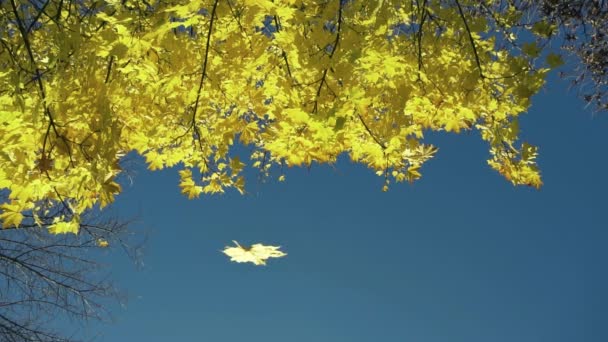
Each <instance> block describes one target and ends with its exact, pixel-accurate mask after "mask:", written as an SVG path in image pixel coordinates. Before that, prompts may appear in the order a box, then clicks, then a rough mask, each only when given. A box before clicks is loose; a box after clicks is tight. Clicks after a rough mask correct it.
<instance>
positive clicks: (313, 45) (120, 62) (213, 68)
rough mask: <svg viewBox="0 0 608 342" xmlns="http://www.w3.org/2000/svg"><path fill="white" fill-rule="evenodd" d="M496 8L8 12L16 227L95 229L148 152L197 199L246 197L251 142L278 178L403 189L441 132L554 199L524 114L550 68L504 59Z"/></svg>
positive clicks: (301, 6) (214, 3)
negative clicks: (278, 171)
mask: <svg viewBox="0 0 608 342" xmlns="http://www.w3.org/2000/svg"><path fill="white" fill-rule="evenodd" d="M480 3H481V4H482V5H483V4H488V5H489V4H491V3H492V1H490V0H486V1H482V2H480V1H470V0H461V1H456V2H455V4H457V5H458V6H456V5H455V4H452V5H446V2H444V1H438V0H427V1H411V2H403V1H398V0H329V1H316V0H274V1H271V0H244V1H237V0H194V1H189V0H188V1H186V0H183V1H175V0H173V1H160V2H146V1H117V0H105V1H99V0H97V1H87V0H83V1H79V2H76V3H72V4H71V5H70V6H66V5H64V4H63V2H62V1H49V2H48V4H47V5H45V8H44V9H42V10H40V9H39V8H37V7H36V6H34V5H33V2H27V1H17V0H11V1H3V2H2V3H0V11H1V14H2V16H1V17H0V26H2V27H7V29H6V30H4V31H0V39H1V40H2V43H3V44H2V46H4V48H2V49H0V65H2V69H1V70H2V71H0V191H6V193H7V194H8V196H7V198H6V201H5V202H3V203H2V204H0V210H1V211H0V219H1V220H2V226H3V227H10V226H19V225H20V224H21V222H22V221H23V220H24V215H25V214H27V215H28V217H32V218H33V220H34V221H36V222H38V221H39V217H40V216H45V217H46V216H48V215H49V213H50V212H51V209H52V208H56V207H57V206H60V207H62V210H61V211H60V214H59V215H58V216H57V217H56V218H55V219H54V221H53V223H52V224H51V225H50V227H49V229H50V230H51V232H53V233H65V232H73V233H75V232H77V231H78V222H79V221H78V220H79V219H78V218H79V215H80V214H81V213H83V212H84V211H85V210H88V209H91V208H92V207H93V206H95V205H99V206H101V207H103V206H105V205H107V204H108V203H111V202H112V201H113V199H114V196H115V195H116V194H118V193H119V192H120V191H121V188H120V185H119V184H118V183H116V177H117V175H118V174H119V173H120V167H119V160H120V158H121V157H122V156H124V155H125V154H126V153H129V152H131V151H136V152H137V153H139V154H140V155H142V156H144V157H145V158H146V161H147V163H148V166H149V169H151V170H157V169H162V168H165V167H172V166H175V165H178V164H181V167H182V170H181V171H180V179H181V181H180V187H181V189H182V192H183V193H184V194H186V195H187V196H188V197H189V198H194V197H197V196H199V195H200V194H212V193H221V192H223V191H224V189H226V188H235V189H237V190H239V191H241V192H243V191H244V185H245V182H244V179H243V176H242V170H243V168H244V166H245V165H244V163H243V162H241V161H240V159H239V157H238V156H237V155H235V154H234V152H233V151H234V149H233V146H234V145H235V144H237V143H240V144H243V145H248V146H250V151H251V154H250V155H249V156H248V157H249V158H248V159H249V160H251V163H252V166H253V167H256V168H259V169H260V170H261V171H262V172H264V173H268V172H269V171H270V169H271V168H272V166H273V165H275V166H276V165H280V166H283V165H286V166H308V165H311V164H312V163H315V162H316V163H331V162H334V161H335V160H336V158H337V157H338V156H339V155H341V154H343V153H346V154H348V155H349V156H350V158H351V159H352V160H353V161H355V162H359V163H363V164H365V165H367V166H368V167H370V168H371V169H373V170H374V171H375V172H376V173H377V174H378V175H381V176H383V177H385V182H386V184H385V188H387V187H388V184H389V182H390V181H391V180H394V181H414V180H416V179H418V178H419V177H420V176H421V173H420V167H421V166H422V164H423V163H424V162H425V161H426V160H428V159H429V158H431V157H433V155H434V154H435V153H436V151H437V149H436V148H435V147H433V146H431V145H428V144H425V143H424V142H423V134H424V132H425V131H428V130H435V131H447V132H455V133H459V132H461V131H463V130H471V129H476V130H479V131H480V132H481V137H482V138H483V139H484V140H486V141H488V142H489V144H490V154H491V158H490V160H489V164H490V166H491V167H492V168H494V169H496V170H497V171H499V172H500V173H501V174H503V175H504V176H505V177H506V178H507V179H508V180H510V181H511V182H513V183H514V184H527V185H531V186H535V187H539V186H540V185H541V180H540V176H539V171H538V169H537V167H536V165H535V162H534V159H535V157H536V148H534V147H533V146H530V145H527V144H523V145H521V144H518V143H517V133H518V132H517V116H518V115H519V114H521V113H522V112H524V111H525V110H526V109H527V107H528V105H529V101H530V97H531V96H532V95H533V94H534V93H536V92H537V91H538V89H539V88H540V87H541V86H542V84H543V78H544V73H545V72H546V70H545V69H538V70H535V69H534V68H532V67H531V65H530V63H529V60H528V59H527V58H526V57H525V56H516V55H514V54H511V53H509V51H506V50H502V49H499V48H497V44H496V43H495V40H496V37H495V36H494V35H493V34H492V31H491V30H490V28H489V27H490V26H489V25H488V23H486V21H485V19H483V18H479V17H474V16H472V15H471V14H469V11H467V9H468V8H471V7H475V6H478V5H479V4H480ZM463 8H464V10H463ZM502 11H503V12H498V13H496V15H498V16H499V17H500V16H501V15H503V14H504V18H505V19H504V22H502V23H501V25H504V26H506V25H507V24H505V23H506V22H509V20H511V19H509V18H510V16H513V13H511V12H510V9H509V8H508V7H507V8H505V9H504V10H502ZM33 20H39V21H40V22H41V24H32V23H33V22H34V21H33ZM511 21H512V20H511ZM538 29H539V30H541V31H542V32H546V31H547V30H548V29H547V28H545V27H541V28H538ZM193 171H194V172H193ZM193 175H196V177H194V176H193ZM281 177H283V176H281ZM282 179H284V177H283V178H281V180H282Z"/></svg>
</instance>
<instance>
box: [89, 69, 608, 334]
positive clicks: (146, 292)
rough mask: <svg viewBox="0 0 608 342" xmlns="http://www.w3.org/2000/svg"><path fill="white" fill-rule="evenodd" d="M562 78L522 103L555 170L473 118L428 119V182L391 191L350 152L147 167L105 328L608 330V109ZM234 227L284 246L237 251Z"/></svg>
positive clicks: (247, 237) (128, 209)
mask: <svg viewBox="0 0 608 342" xmlns="http://www.w3.org/2000/svg"><path fill="white" fill-rule="evenodd" d="M566 86H567V84H565V83H564V82H555V80H554V79H552V80H551V81H550V83H549V86H548V88H547V89H546V90H545V91H543V93H541V94H539V95H538V96H537V97H536V98H535V100H534V103H533V107H532V109H531V111H530V113H529V114H526V115H525V116H524V117H522V120H521V128H522V131H523V136H524V138H525V140H527V141H529V142H530V143H533V144H537V145H539V146H540V157H539V163H540V166H541V167H542V170H543V176H544V182H545V186H544V187H543V188H542V189H541V190H540V191H536V190H533V189H528V188H524V187H518V188H515V187H513V186H512V185H511V184H510V183H508V182H507V181H505V180H504V179H503V178H501V177H500V176H499V175H498V174H496V173H495V172H494V171H492V170H490V168H489V167H488V166H487V165H486V162H485V160H486V159H487V154H488V152H487V147H486V145H485V144H484V143H483V142H481V140H480V139H479V138H478V135H477V133H475V132H472V133H470V134H461V135H447V134H438V135H430V136H429V141H430V142H434V143H436V144H437V146H438V147H439V149H440V150H439V154H438V155H437V157H436V158H434V159H433V160H431V161H430V162H428V164H427V165H426V166H425V167H424V169H423V172H424V173H423V178H422V180H420V181H418V182H417V183H415V184H413V185H410V184H404V185H399V186H393V187H392V189H391V190H390V192H388V193H383V192H382V191H381V185H382V182H381V179H380V178H379V177H377V176H375V175H374V174H373V172H371V171H370V170H367V169H365V168H364V167H362V166H356V165H352V164H350V163H349V162H348V161H347V160H346V159H344V160H342V161H341V162H340V163H338V164H337V165H335V167H334V168H332V167H313V168H312V170H310V171H308V170H298V169H291V170H289V172H288V173H287V180H286V182H285V183H266V184H261V183H257V182H256V181H255V180H252V181H250V183H249V187H248V189H249V191H250V194H249V195H247V196H240V195H238V194H235V193H230V194H227V195H224V196H218V197H203V198H201V199H198V200H192V201H190V200H188V199H187V198H185V197H184V196H182V195H180V193H179V189H178V185H177V183H178V176H177V171H176V170H168V171H163V172H153V173H151V172H145V171H144V170H143V169H142V170H140V172H139V175H138V176H137V177H136V179H135V181H134V184H133V186H131V187H128V186H127V187H126V191H125V193H124V194H123V195H121V196H120V197H119V198H118V200H117V203H116V206H115V207H116V210H117V211H118V213H119V214H120V215H122V216H125V217H128V216H133V215H139V218H140V222H141V225H142V226H144V227H146V228H147V229H148V230H149V232H150V236H149V241H148V244H147V252H146V254H145V256H144V259H143V260H144V262H145V267H144V269H143V270H141V271H135V268H134V267H133V266H132V264H130V263H129V261H128V260H127V259H126V258H125V257H124V256H120V255H119V254H117V253H109V252H108V253H106V254H104V255H103V258H102V260H101V261H102V262H105V263H110V264H111V266H110V267H111V269H112V273H113V277H114V279H115V280H116V282H117V284H118V285H119V287H120V288H122V289H123V290H124V291H125V292H127V293H128V295H129V301H128V304H127V306H126V308H120V307H113V308H112V309H113V311H114V316H115V318H116V322H115V323H113V324H109V325H103V326H94V327H93V328H91V329H92V330H91V331H101V333H102V335H101V336H100V339H99V340H100V341H108V342H132V341H145V342H166V341H179V342H181V341H213V342H223V341H226V342H232V341H235V342H236V341H243V340H247V341H248V342H258V341H259V342H262V341H263V342H300V341H302V342H309V341H315V342H341V341H344V342H359V341H360V342H364V341H365V342H368V341H382V342H392V341H395V342H397V341H398V342H404V341H407V342H488V341H491V342H514V341H517V342H542V341H550V342H562V341H563V342H572V341H585V342H604V341H608V309H607V307H608V292H607V291H606V289H607V288H608V249H607V248H606V245H607V243H608V230H607V229H606V228H607V225H606V221H607V220H606V215H607V211H606V210H607V209H608V208H607V207H608V200H607V198H608V194H607V193H606V192H607V191H608V180H607V178H606V174H607V172H608V160H607V159H606V156H607V153H606V150H607V149H608V134H607V133H608V114H602V115H600V116H596V117H592V114H591V113H590V112H589V111H585V110H584V109H583V104H582V102H581V101H579V100H578V99H577V98H576V96H575V95H574V94H573V93H567V91H566ZM231 240H238V241H239V242H242V243H245V244H250V243H255V242H260V241H261V242H264V243H267V244H275V245H281V246H283V249H284V250H285V251H286V252H287V253H288V254H289V255H288V256H287V257H285V258H283V259H272V260H270V262H269V264H268V266H266V267H256V266H253V265H251V264H236V263H231V262H229V261H228V259H227V258H226V257H225V256H224V255H223V254H222V253H220V250H221V249H222V248H223V247H224V246H225V245H227V244H230V243H231V242H230V241H231Z"/></svg>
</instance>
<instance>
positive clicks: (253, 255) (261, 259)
mask: <svg viewBox="0 0 608 342" xmlns="http://www.w3.org/2000/svg"><path fill="white" fill-rule="evenodd" d="M232 242H234V244H235V245H236V247H229V246H226V248H224V250H223V251H222V252H223V253H224V254H226V255H227V256H229V257H230V260H231V261H235V262H252V263H254V264H255V265H266V259H268V258H280V257H284V256H286V255H287V253H284V252H282V251H280V250H279V248H281V246H265V245H263V244H261V243H256V244H255V245H252V246H251V247H249V248H247V247H243V246H241V245H239V243H238V242H236V241H234V240H233V241H232Z"/></svg>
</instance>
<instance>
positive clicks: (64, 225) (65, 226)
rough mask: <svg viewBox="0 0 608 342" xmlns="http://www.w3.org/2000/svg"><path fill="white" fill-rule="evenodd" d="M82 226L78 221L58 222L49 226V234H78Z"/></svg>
mask: <svg viewBox="0 0 608 342" xmlns="http://www.w3.org/2000/svg"><path fill="white" fill-rule="evenodd" d="M79 229H80V224H79V222H78V221H77V220H72V221H68V222H66V221H58V222H55V223H53V224H52V225H51V226H49V232H50V233H51V234H67V233H72V234H78V230H79Z"/></svg>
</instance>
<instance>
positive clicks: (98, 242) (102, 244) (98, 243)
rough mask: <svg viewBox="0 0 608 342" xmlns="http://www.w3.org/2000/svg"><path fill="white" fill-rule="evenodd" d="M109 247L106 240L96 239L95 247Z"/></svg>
mask: <svg viewBox="0 0 608 342" xmlns="http://www.w3.org/2000/svg"><path fill="white" fill-rule="evenodd" d="M109 245H110V243H109V242H108V240H106V239H97V246H99V247H101V248H106V247H108V246H109Z"/></svg>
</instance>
